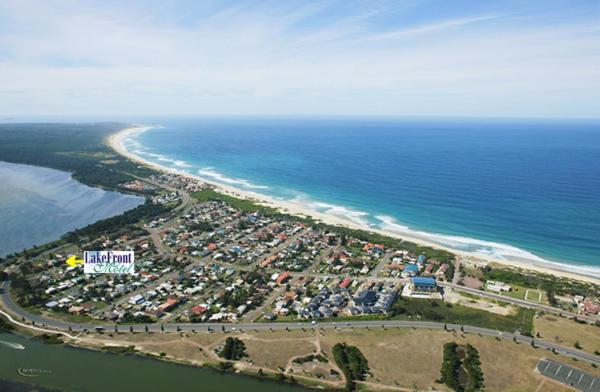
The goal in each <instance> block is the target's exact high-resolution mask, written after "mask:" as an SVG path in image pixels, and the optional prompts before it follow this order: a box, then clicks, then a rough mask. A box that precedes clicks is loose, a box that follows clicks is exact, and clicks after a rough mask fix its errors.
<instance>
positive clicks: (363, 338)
mask: <svg viewBox="0 0 600 392" xmlns="http://www.w3.org/2000/svg"><path fill="white" fill-rule="evenodd" d="M339 341H344V342H346V343H348V344H351V345H356V346H357V347H358V348H359V349H360V350H361V352H362V353H363V354H364V355H365V356H366V358H367V360H368V361H369V366H370V368H371V372H372V373H373V377H372V378H369V380H368V381H370V382H376V383H382V384H384V385H389V386H396V387H402V388H408V389H416V390H424V389H425V390H427V389H430V388H436V389H437V390H444V389H443V387H442V386H440V385H439V384H435V380H436V379H437V378H438V377H439V376H440V374H439V372H440V366H441V361H442V346H443V345H444V343H447V342H449V341H456V342H457V343H459V344H464V343H471V344H472V345H473V346H475V347H476V348H477V350H478V351H479V353H480V356H481V362H482V369H483V372H484V376H485V386H486V391H523V392H526V391H532V392H533V391H536V388H537V387H538V386H539V384H540V382H541V381H542V380H543V379H542V377H541V376H539V375H537V374H536V373H534V371H533V369H534V367H535V365H536V363H537V361H538V360H539V359H540V358H542V357H544V356H552V357H553V358H555V359H558V360H562V361H564V362H565V363H569V364H571V365H573V366H577V367H580V368H581V369H584V370H587V371H590V372H592V373H594V374H596V375H598V374H600V371H599V370H598V369H594V368H592V367H591V366H590V365H587V364H583V363H581V362H575V361H572V360H569V359H566V358H563V357H560V356H554V355H553V354H551V353H550V352H547V351H545V350H541V349H534V348H532V347H531V346H529V345H526V344H516V343H513V342H510V341H504V340H503V341H498V340H496V339H494V338H488V337H479V336H477V335H464V337H463V335H461V334H460V333H450V332H443V331H424V330H411V329H387V330H383V329H371V330H370V331H367V330H353V331H352V330H345V331H339V332H335V331H327V332H325V334H324V336H323V337H322V338H321V346H322V349H323V352H325V353H330V352H331V347H333V345H334V344H335V343H337V342H339ZM542 390H544V389H542ZM556 390H557V391H567V390H568V389H566V388H563V387H560V386H557V389H556Z"/></svg>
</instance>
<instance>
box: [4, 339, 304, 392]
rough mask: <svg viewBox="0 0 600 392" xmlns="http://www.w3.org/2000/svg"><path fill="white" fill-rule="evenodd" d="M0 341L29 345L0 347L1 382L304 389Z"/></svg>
mask: <svg viewBox="0 0 600 392" xmlns="http://www.w3.org/2000/svg"><path fill="white" fill-rule="evenodd" d="M0 340H2V341H5V342H10V343H19V344H22V345H24V346H25V347H26V348H25V350H15V349H14V348H10V347H9V345H4V344H2V345H0V386H1V385H2V380H5V381H7V380H8V381H18V382H27V383H32V384H35V385H40V386H43V387H46V388H50V389H59V390H66V391H89V392H105V391H111V392H120V391H123V392H137V391H144V392H151V391H176V392H186V391H202V392H211V391H244V392H254V391H257V392H258V391H260V392H271V391H277V392H292V391H295V392H299V391H302V390H305V389H303V388H301V387H299V386H294V385H289V384H280V383H276V382H272V381H266V380H260V379H257V378H254V377H249V376H244V375H237V374H233V373H221V372H218V371H216V370H212V369H208V368H199V367H192V366H184V365H179V364H174V363H168V362H163V361H159V360H155V359H150V358H144V357H141V356H135V355H116V354H109V353H102V352H97V351H91V350H84V349H78V348H74V347H70V346H65V345H48V344H43V343H40V342H37V341H34V340H31V339H30V338H27V337H23V336H20V335H16V334H0ZM20 368H21V369H36V372H37V373H38V374H39V375H38V376H34V377H24V376H21V375H20V374H19V373H18V369H20Z"/></svg>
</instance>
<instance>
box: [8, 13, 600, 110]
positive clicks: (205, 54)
mask: <svg viewBox="0 0 600 392" xmlns="http://www.w3.org/2000/svg"><path fill="white" fill-rule="evenodd" d="M33 4H34V5H35V6H32V4H31V3H29V4H28V3H27V2H23V1H18V2H11V1H7V2H3V3H0V15H3V17H2V18H1V19H0V86H1V87H0V108H1V109H0V111H1V112H3V113H5V114H7V115H10V114H36V113H37V114H94V113H99V114H128V113H136V114H143V113H152V114H160V113H163V114H169V113H190V114H210V113H261V114H281V113H319V114H397V115H402V114H441V115H448V114H455V115H548V116H549V115H553V116H598V115H600V113H598V112H597V110H598V109H597V108H596V107H595V105H594V102H597V101H599V100H600V92H599V91H600V71H599V70H600V66H599V64H600V62H599V59H600V53H599V52H600V49H599V48H600V38H599V36H598V29H597V27H595V26H594V25H593V24H589V23H588V22H586V20H583V21H580V20H573V21H571V20H565V21H564V23H562V24H560V25H545V24H544V23H542V22H543V21H539V20H536V19H535V16H532V17H531V20H530V21H528V23H526V24H525V23H519V19H518V18H513V17H512V16H511V15H512V13H510V12H487V13H482V14H481V15H479V16H474V15H472V14H471V15H470V16H468V17H465V16H463V17H454V18H447V19H444V18H437V19H435V20H421V21H412V20H411V18H408V17H407V18H405V20H403V21H402V22H401V23H400V22H398V23H391V22H389V21H388V22H386V25H385V26H379V25H377V23H376V22H378V21H379V19H378V18H381V17H382V15H383V16H385V15H386V13H387V12H391V11H390V8H389V4H386V3H382V4H381V5H380V6H379V7H376V8H370V7H368V4H367V6H365V5H363V6H356V7H345V8H343V9H340V11H339V15H337V14H336V12H334V11H335V10H336V7H340V6H339V4H338V5H337V6H336V5H335V4H334V5H322V4H321V3H320V4H318V6H311V5H308V6H303V7H300V8H293V7H290V8H289V9H288V7H286V6H284V5H281V4H282V3H277V2H274V3H273V2H272V3H269V5H270V6H269V8H265V7H258V8H253V7H251V6H249V5H247V4H246V3H244V4H243V5H240V4H239V3H237V4H236V5H234V6H232V7H228V8H225V9H219V8H217V9H214V10H209V11H207V10H203V11H202V12H201V13H199V14H196V13H195V12H196V11H195V10H189V9H188V8H185V7H181V8H179V9H172V8H168V9H163V8H160V7H159V8H158V9H157V8H153V7H148V8H136V7H134V6H128V7H126V8H122V7H121V6H116V5H115V6H106V5H103V3H97V4H92V5H89V3H73V2H62V1H55V2H39V3H38V2H35V3H33ZM207 7H208V6H207ZM208 8H210V7H208ZM183 10H185V11H183ZM332 10H333V11H332ZM494 11H495V10H494ZM397 12H398V14H399V15H402V10H400V11H397ZM500 15H501V16H500ZM182 19H185V21H186V22H185V23H184V22H182ZM408 20H411V23H408V22H407V21H408ZM491 22H493V23H491ZM3 26H4V27H3Z"/></svg>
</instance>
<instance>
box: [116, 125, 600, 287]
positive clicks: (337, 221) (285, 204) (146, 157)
mask: <svg viewBox="0 0 600 392" xmlns="http://www.w3.org/2000/svg"><path fill="white" fill-rule="evenodd" d="M160 128H162V127H161V126H154V125H152V126H148V125H135V126H131V127H129V128H126V129H123V130H122V131H120V132H118V133H116V134H114V135H112V136H111V137H110V138H109V140H108V142H109V144H110V146H111V147H112V148H113V149H114V150H115V151H117V152H118V153H120V154H122V155H124V156H127V157H129V158H130V159H133V160H135V161H138V162H141V163H144V164H146V165H149V166H151V167H154V168H155V169H157V170H161V171H164V172H169V173H176V174H180V175H184V176H188V177H191V178H195V179H197V180H200V181H205V182H207V183H211V184H213V185H215V186H216V187H217V189H218V190H219V191H221V192H223V193H225V194H228V195H232V196H235V197H240V198H246V199H252V200H255V201H259V202H261V203H263V204H265V205H269V206H272V207H275V208H278V209H280V210H281V211H283V212H286V213H291V214H295V215H300V216H312V217H313V218H315V219H318V220H321V221H323V222H325V223H328V224H334V225H341V226H346V227H351V228H355V229H361V230H369V231H374V232H378V233H381V234H384V235H388V236H391V237H396V238H401V239H404V240H407V241H411V242H415V243H418V244H422V245H427V246H432V247H436V248H441V249H445V250H448V251H451V252H454V253H456V254H458V255H460V256H461V257H463V258H468V259H471V260H473V261H477V260H482V261H486V262H498V263H502V264H506V265H511V266H515V267H520V268H525V269H531V270H536V271H538V272H544V273H551V274H556V273H558V274H560V275H561V276H565V277H571V278H573V277H575V278H578V279H581V278H582V277H583V278H586V280H590V281H592V282H595V283H599V282H600V268H599V267H595V266H591V265H585V264H579V263H578V264H575V263H574V264H569V263H567V262H558V261H552V260H547V259H545V258H542V257H539V256H537V255H535V254H533V253H532V252H529V251H527V250H524V249H521V248H518V247H515V246H512V245H509V244H503V243H498V242H493V241H485V240H478V239H475V238H468V237H463V236H455V235H446V234H437V233H431V232H426V231H422V230H415V229H411V228H409V227H408V226H406V225H403V224H402V223H400V222H398V221H397V220H396V218H394V217H391V216H387V215H383V214H382V215H375V214H370V213H368V212H365V211H360V210H358V209H353V208H347V207H344V206H341V205H335V204H331V203H327V202H321V201H316V200H314V199H312V198H311V197H310V196H308V195H306V194H304V193H302V192H298V191H290V195H292V196H290V197H289V198H285V197H282V196H280V195H271V194H269V191H270V190H271V188H272V187H270V186H268V185H262V184H256V183H253V182H251V181H249V180H247V179H242V178H235V177H228V176H226V175H224V174H222V173H220V172H219V171H217V169H215V168H214V167H197V166H195V165H193V164H192V163H190V162H186V161H184V160H181V159H176V158H173V157H169V156H166V155H163V154H160V153H157V152H155V151H152V150H151V149H149V148H147V147H146V146H144V145H142V144H141V143H140V141H139V139H138V137H139V136H140V135H141V134H142V133H144V132H148V131H149V130H154V129H156V130H158V129H160Z"/></svg>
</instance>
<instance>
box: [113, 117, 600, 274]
mask: <svg viewBox="0 0 600 392" xmlns="http://www.w3.org/2000/svg"><path fill="white" fill-rule="evenodd" d="M151 128H153V127H152V126H144V125H139V126H131V127H129V128H125V129H123V130H121V131H119V132H117V133H115V134H113V135H111V136H110V137H109V138H108V139H107V143H108V145H109V146H110V147H111V148H113V149H114V150H115V151H116V152H117V153H119V154H120V155H123V156H125V157H127V158H129V159H131V160H133V161H136V162H139V163H141V164H144V165H148V166H150V167H152V168H154V169H156V170H158V171H162V172H166V173H171V174H178V175H181V176H185V177H189V178H193V179H196V180H198V181H203V182H206V183H209V184H212V185H214V186H215V190H216V191H218V192H221V193H223V194H226V195H230V196H235V197H238V198H244V199H248V200H252V201H254V202H257V203H260V204H262V205H265V206H269V207H273V208H277V209H279V210H280V211H282V212H285V213H288V214H292V215H297V216H310V217H312V218H314V219H317V220H320V221H322V222H324V223H327V224H331V225H338V226H344V227H348V228H352V229H359V230H366V231H371V232H375V233H379V234H383V235H386V236H390V237H394V238H400V239H403V240H406V241H410V242H414V243H417V244H420V245H425V246H430V247H432V248H437V249H444V250H447V251H449V252H452V253H454V254H456V255H458V256H459V257H460V258H461V259H462V260H464V261H466V262H470V263H477V264H482V263H484V264H487V263H499V264H504V265H507V266H512V267H518V268H523V269H528V270H532V271H536V272H541V273H546V274H551V275H556V276H561V277H565V278H570V279H577V280H582V281H587V282H591V283H595V284H600V279H598V278H597V277H594V276H589V275H586V274H585V273H583V272H582V273H579V272H573V271H567V270H565V269H566V268H569V266H568V265H567V264H559V263H552V262H547V261H544V260H541V259H540V260H541V261H535V260H533V261H530V260H518V259H517V258H515V259H511V260H507V259H503V258H502V259H501V258H495V257H491V256H490V257H486V256H482V255H474V254H472V253H469V252H465V251H461V250H456V249H451V248H448V247H445V246H442V245H440V244H437V243H434V242H431V241H428V240H427V239H425V238H421V237H420V236H419V235H418V232H415V234H414V235H410V234H407V233H402V234H399V233H396V232H394V231H390V230H382V229H375V228H373V227H369V226H367V225H364V224H361V223H358V222H356V221H354V220H351V219H349V218H345V217H342V216H336V215H332V214H327V213H322V212H319V211H315V210H312V209H308V208H307V207H306V205H305V204H301V203H299V202H298V203H296V202H294V201H292V200H280V199H275V198H273V197H270V196H267V195H263V194H258V193H255V192H251V191H247V190H240V189H238V188H235V187H233V186H229V185H224V184H221V183H217V182H215V181H211V180H207V179H206V178H203V177H200V176H197V175H194V174H190V173H187V172H185V171H183V170H176V169H172V168H168V167H164V166H161V165H158V164H156V163H154V162H150V161H148V160H146V159H144V158H142V157H140V156H138V155H136V154H133V153H131V152H130V151H128V150H127V149H126V148H125V147H124V145H123V141H124V140H125V139H127V138H129V137H131V136H133V135H135V134H138V133H141V132H145V131H147V130H148V129H151Z"/></svg>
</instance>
